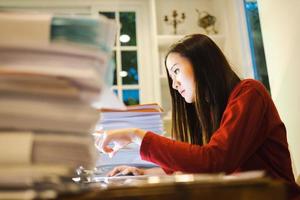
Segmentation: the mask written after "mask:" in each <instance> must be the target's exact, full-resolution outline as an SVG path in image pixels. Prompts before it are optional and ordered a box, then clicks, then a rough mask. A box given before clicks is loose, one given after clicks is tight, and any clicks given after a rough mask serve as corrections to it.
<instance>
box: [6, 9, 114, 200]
mask: <svg viewBox="0 0 300 200" xmlns="http://www.w3.org/2000/svg"><path fill="white" fill-rule="evenodd" d="M0 27H1V31H0V119H1V120H0V199H1V197H4V198H6V199H10V198H17V199H18V198H19V197H20V198H27V197H28V198H39V197H38V196H35V195H36V193H32V191H31V190H30V191H29V192H28V193H26V194H24V193H22V195H23V196H22V195H21V196H18V193H17V192H15V191H14V192H11V191H12V190H11V187H13V186H15V187H19V188H24V187H25V186H26V187H30V186H32V185H33V184H34V183H35V182H36V181H40V180H42V179H44V178H45V177H50V176H51V177H52V176H59V177H61V176H70V175H72V174H73V172H74V170H75V169H76V168H77V167H79V166H83V167H85V168H93V167H94V166H95V161H96V157H95V155H96V154H95V153H96V151H95V147H94V142H93V138H92V135H91V134H90V133H91V132H92V130H94V128H95V126H96V123H97V121H98V120H99V117H100V116H99V112H97V110H96V109H94V108H93V107H92V106H91V105H92V103H93V101H94V100H95V99H97V98H98V96H99V95H100V93H101V90H102V88H103V85H104V84H105V83H104V81H103V80H104V78H105V73H106V71H107V65H108V61H109V59H110V58H111V53H112V47H113V44H114V39H115V33H116V30H117V26H116V23H115V22H114V21H111V20H109V19H107V18H105V17H101V16H99V17H81V16H80V17H78V16H53V15H51V14H30V13H9V12H2V13H0ZM6 187H9V190H7V191H6V190H2V189H1V188H6Z"/></svg>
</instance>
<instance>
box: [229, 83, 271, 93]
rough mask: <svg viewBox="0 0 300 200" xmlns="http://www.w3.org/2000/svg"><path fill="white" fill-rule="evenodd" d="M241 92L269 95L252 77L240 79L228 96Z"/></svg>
mask: <svg viewBox="0 0 300 200" xmlns="http://www.w3.org/2000/svg"><path fill="white" fill-rule="evenodd" d="M242 93H250V94H253V93H255V94H256V95H259V96H262V97H265V98H266V97H269V96H270V95H269V92H268V90H267V89H266V88H265V86H264V85H263V84H262V83H261V82H260V81H257V80H254V79H243V80H241V81H240V82H239V83H238V84H237V85H236V86H235V87H234V89H233V90H232V92H231V94H230V96H231V97H235V96H238V95H239V94H242Z"/></svg>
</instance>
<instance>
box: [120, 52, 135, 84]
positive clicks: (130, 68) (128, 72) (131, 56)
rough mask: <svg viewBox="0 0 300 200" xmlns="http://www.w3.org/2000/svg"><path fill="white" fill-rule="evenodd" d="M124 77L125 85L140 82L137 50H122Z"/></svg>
mask: <svg viewBox="0 0 300 200" xmlns="http://www.w3.org/2000/svg"><path fill="white" fill-rule="evenodd" d="M121 59H122V71H121V73H120V76H121V77H122V80H123V84H124V85H133V84H138V83H139V76H138V70H137V69H138V68H137V52H136V51H122V52H121Z"/></svg>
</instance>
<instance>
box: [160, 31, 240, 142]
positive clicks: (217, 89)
mask: <svg viewBox="0 0 300 200" xmlns="http://www.w3.org/2000/svg"><path fill="white" fill-rule="evenodd" d="M170 53H179V54H180V55H181V56H183V57H185V58H187V59H188V60H189V61H190V62H191V64H192V66H193V71H194V77H195V102H194V103H190V104H189V103H186V102H185V100H184V98H183V97H181V95H180V94H179V93H178V92H177V91H176V90H174V89H173V88H172V79H171V78H170V75H169V74H168V81H169V88H170V93H171V97H172V137H173V138H174V139H176V140H180V141H184V142H189V143H191V144H200V145H202V144H206V143H208V142H209V140H210V138H211V136H212V134H213V133H214V131H216V130H217V129H218V128H219V126H220V121H221V118H222V115H223V112H224V110H225V107H226V105H227V102H228V97H229V95H230V93H231V91H232V89H233V88H234V86H236V85H237V84H238V83H239V82H240V79H239V77H238V76H237V75H236V74H235V73H234V71H233V70H232V69H231V67H230V65H229V63H228V61H227V60H226V58H225V56H224V54H223V53H222V51H221V50H220V49H219V47H218V46H217V45H216V44H215V43H214V42H213V41H212V40H211V39H210V38H209V37H208V36H205V35H202V34H194V35H189V36H186V37H184V38H183V39H182V40H180V41H178V42H177V43H175V44H173V45H172V46H171V47H170V49H169V51H168V53H167V55H166V58H165V65H166V60H167V57H168V55H169V54H170ZM167 73H168V70H167Z"/></svg>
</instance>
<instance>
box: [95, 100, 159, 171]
mask: <svg viewBox="0 0 300 200" xmlns="http://www.w3.org/2000/svg"><path fill="white" fill-rule="evenodd" d="M100 112H101V119H100V122H99V123H98V124H97V127H96V130H104V131H105V130H113V129H122V128H140V129H143V130H146V131H152V132H154V133H157V134H160V135H163V134H164V127H163V121H162V114H163V110H162V109H161V107H160V106H159V105H157V104H143V105H134V106H128V107H126V109H104V108H102V109H100ZM95 135H96V137H97V134H95ZM124 164H125V165H138V166H141V165H143V164H145V165H153V164H151V163H149V162H146V161H143V160H141V158H140V153H139V146H138V145H134V144H130V145H128V146H126V147H125V148H124V149H121V150H119V152H118V153H117V154H115V155H114V156H113V157H112V158H110V157H109V156H107V155H105V154H101V153H100V156H99V159H98V160H97V167H101V166H108V165H111V166H115V165H124Z"/></svg>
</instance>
